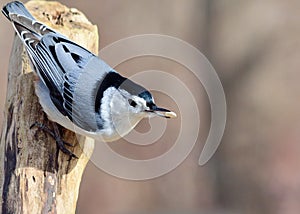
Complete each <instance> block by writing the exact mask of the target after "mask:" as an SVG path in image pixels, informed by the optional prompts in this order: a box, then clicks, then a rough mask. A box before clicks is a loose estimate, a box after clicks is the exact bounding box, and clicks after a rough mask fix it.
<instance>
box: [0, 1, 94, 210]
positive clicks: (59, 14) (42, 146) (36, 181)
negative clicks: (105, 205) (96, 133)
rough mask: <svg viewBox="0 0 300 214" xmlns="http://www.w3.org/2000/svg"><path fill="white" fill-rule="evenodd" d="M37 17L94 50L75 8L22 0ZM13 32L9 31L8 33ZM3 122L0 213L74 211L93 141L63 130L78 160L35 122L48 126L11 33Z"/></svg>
mask: <svg viewBox="0 0 300 214" xmlns="http://www.w3.org/2000/svg"><path fill="white" fill-rule="evenodd" d="M26 7H27V8H28V9H29V10H30V12H31V13H32V14H33V16H34V17H36V19H38V20H39V21H41V22H43V23H45V24H46V25H48V26H50V27H51V28H53V29H55V30H57V31H59V32H61V33H62V34H64V35H66V36H67V37H69V38H70V39H71V40H73V41H75V42H77V43H79V44H81V45H82V46H84V47H86V48H87V49H89V50H91V51H92V52H93V53H95V54H97V51H98V33H97V27H96V26H94V25H92V24H91V23H90V22H89V21H88V20H87V18H86V17H85V16H84V15H83V14H82V13H81V12H79V11H78V10H76V9H69V8H67V7H65V6H63V5H61V4H60V3H57V2H47V1H30V2H28V3H27V4H26ZM11 36H12V35H11ZM8 72H9V73H8V90H7V99H6V106H5V121H4V125H3V129H2V134H1V141H0V194H1V195H0V196H1V201H0V213H1V211H2V213H3V214H8V213H14V214H15V213H64V214H65V213H75V209H76V202H77V198H78V191H79V185H80V181H81V177H82V173H83V171H84V169H85V166H86V164H87V162H88V159H89V157H90V155H91V153H92V151H93V148H94V141H93V140H92V139H89V138H83V137H81V138H78V137H77V136H76V135H75V134H74V133H73V132H71V131H68V130H65V129H63V130H61V131H62V133H63V134H62V136H63V139H64V140H66V141H67V142H69V143H71V144H73V145H76V146H75V147H74V148H70V150H71V151H73V153H75V154H76V155H77V156H78V157H79V159H72V160H69V157H68V156H67V155H65V154H63V153H62V152H60V151H59V150H58V148H57V146H56V143H55V141H54V140H53V139H52V138H51V137H50V136H49V135H48V134H46V133H44V132H43V131H41V130H38V129H37V128H33V129H30V125H31V124H33V123H34V122H40V123H43V124H45V125H48V126H49V127H51V122H50V121H48V120H47V117H46V115H45V114H44V112H43V111H42V109H41V106H40V105H39V102H38V98H37V97H36V96H35V92H34V85H33V82H34V75H33V73H32V69H31V67H30V66H29V61H28V58H27V55H26V53H25V51H24V48H23V46H22V44H21V41H20V39H19V38H17V37H16V38H15V40H14V44H13V50H12V53H11V58H10V65H9V71H8Z"/></svg>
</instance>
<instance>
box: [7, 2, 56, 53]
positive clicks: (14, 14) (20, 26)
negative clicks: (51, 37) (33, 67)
mask: <svg viewBox="0 0 300 214" xmlns="http://www.w3.org/2000/svg"><path fill="white" fill-rule="evenodd" d="M2 13H3V14H4V15H5V16H6V17H7V18H8V19H9V20H10V21H11V22H12V24H13V26H14V28H15V31H16V32H17V34H18V36H19V37H20V38H21V40H22V41H23V43H24V44H25V45H26V46H30V47H31V48H32V49H35V45H36V44H37V43H38V42H39V41H40V40H41V38H42V36H43V35H45V34H48V33H55V32H54V31H53V30H52V29H51V28H49V27H47V26H45V25H44V24H42V23H40V22H38V21H36V20H35V18H34V17H33V16H32V15H31V14H30V12H29V11H28V10H27V9H26V8H25V6H24V5H23V3H21V2H19V1H13V2H10V3H8V4H6V5H5V6H4V7H3V8H2Z"/></svg>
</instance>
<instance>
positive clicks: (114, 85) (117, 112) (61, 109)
mask: <svg viewBox="0 0 300 214" xmlns="http://www.w3.org/2000/svg"><path fill="white" fill-rule="evenodd" d="M2 13H3V14H4V16H5V17H6V18H7V19H8V20H9V21H10V22H11V23H12V25H13V27H14V30H15V31H16V33H17V35H18V36H19V38H20V39H21V41H22V43H23V45H24V46H25V50H26V52H27V55H28V57H29V59H30V62H31V67H32V70H33V71H34V73H35V74H36V76H37V80H36V81H35V93H36V95H37V96H38V98H39V102H40V104H41V106H42V109H43V111H44V112H45V113H46V115H47V117H48V119H49V120H50V121H53V122H55V123H57V124H59V125H61V126H63V127H65V128H67V129H69V130H72V131H74V132H76V133H78V134H81V135H84V136H88V137H91V138H93V139H95V140H100V141H103V142H111V141H115V140H118V139H120V138H121V137H123V136H125V135H126V134H128V133H129V132H130V131H131V130H132V129H133V128H134V127H135V126H136V125H137V124H138V122H139V121H141V120H142V119H143V118H146V117H153V116H160V117H164V118H175V117H176V113H175V112H172V111H170V110H167V109H164V108H161V107H158V106H157V105H156V104H155V102H154V98H153V96H152V94H151V93H150V92H149V91H148V90H147V89H145V88H144V87H143V86H141V85H139V84H137V83H135V82H133V81H132V80H130V79H129V78H126V77H124V76H122V75H121V74H119V73H118V72H117V71H116V70H114V69H113V68H112V67H110V66H109V65H108V64H107V63H105V62H104V61H103V60H102V59H100V58H99V57H98V56H96V55H94V54H93V53H91V52H90V51H89V50H87V49H85V48H83V47H82V46H80V45H78V44H76V43H75V42H73V41H71V40H70V39H68V38H67V37H66V36H64V35H62V34H60V33H59V32H56V31H55V30H53V29H51V28H50V27H48V26H46V25H44V24H43V23H41V22H39V21H37V20H36V19H35V18H34V17H33V16H32V15H31V14H30V12H29V11H28V10H27V9H26V7H25V6H24V5H23V3H21V2H19V1H13V2H10V3H8V4H6V5H5V6H4V7H3V8H2ZM56 134H57V133H56ZM56 140H57V141H59V142H60V143H59V146H60V148H61V149H62V151H63V152H65V153H67V154H70V155H72V153H71V152H70V151H69V150H68V149H66V148H65V144H67V143H66V142H64V141H61V140H59V139H56ZM67 145H68V144H67Z"/></svg>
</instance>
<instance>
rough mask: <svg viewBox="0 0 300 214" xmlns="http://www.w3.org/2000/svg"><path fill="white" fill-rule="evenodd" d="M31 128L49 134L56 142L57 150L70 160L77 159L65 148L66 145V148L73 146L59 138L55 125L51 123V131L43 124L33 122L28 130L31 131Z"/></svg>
mask: <svg viewBox="0 0 300 214" xmlns="http://www.w3.org/2000/svg"><path fill="white" fill-rule="evenodd" d="M33 127H37V128H38V129H40V130H43V131H45V132H46V133H47V134H49V135H50V136H51V137H52V138H53V139H54V140H55V141H56V144H57V146H58V148H59V149H60V150H61V151H62V152H63V153H65V154H67V155H69V156H70V157H71V158H72V157H73V158H77V159H78V157H77V156H76V155H75V154H74V153H73V152H71V151H70V150H68V149H67V148H66V145H67V146H70V147H74V145H72V144H70V143H68V142H66V141H64V140H62V138H61V136H60V132H59V129H58V126H57V124H56V123H53V130H51V129H50V128H49V127H47V126H45V125H44V124H42V123H38V122H35V123H34V124H32V125H31V126H30V129H32V128H33Z"/></svg>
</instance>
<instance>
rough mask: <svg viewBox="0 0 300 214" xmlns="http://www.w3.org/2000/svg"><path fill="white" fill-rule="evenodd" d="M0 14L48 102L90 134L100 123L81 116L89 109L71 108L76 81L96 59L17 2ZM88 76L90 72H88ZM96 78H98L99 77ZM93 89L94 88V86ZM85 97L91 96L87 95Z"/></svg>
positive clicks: (9, 5)
mask: <svg viewBox="0 0 300 214" xmlns="http://www.w3.org/2000/svg"><path fill="white" fill-rule="evenodd" d="M2 12H3V13H4V15H5V16H6V17H7V18H8V19H9V20H10V21H11V22H12V23H13V26H14V28H15V30H16V32H17V34H18V35H19V37H20V38H21V40H22V41H23V43H24V44H25V46H26V51H27V52H28V55H29V58H30V60H31V62H32V65H33V67H34V69H35V71H36V72H37V73H38V75H39V77H40V78H41V80H42V81H43V83H44V84H45V86H46V87H47V88H48V89H49V93H50V98H51V100H52V102H53V104H54V105H55V107H56V108H57V109H58V110H59V111H60V113H61V114H63V115H64V116H66V117H67V118H69V119H70V120H71V121H73V122H74V123H75V124H76V125H77V126H78V127H80V128H82V129H84V130H87V131H92V130H95V129H97V128H99V126H101V124H99V123H101V121H97V123H98V124H96V125H95V124H94V123H95V121H96V120H97V119H95V118H96V116H95V115H92V116H91V117H88V115H83V114H84V113H85V112H93V113H94V112H95V111H94V109H93V107H92V106H91V107H88V106H79V107H80V109H79V107H78V105H77V108H74V105H73V104H74V99H75V98H74V95H76V86H77V84H78V83H79V82H80V80H79V77H80V76H81V75H82V73H83V72H87V71H86V67H89V66H87V64H88V63H89V62H90V61H91V60H92V59H94V60H95V59H96V58H97V57H96V56H95V55H93V54H92V53H91V52H89V51H88V50H86V49H85V48H83V47H81V46H79V45H77V44H75V43H74V42H72V41H70V40H69V39H67V38H66V37H65V36H63V35H61V34H59V33H57V32H55V31H54V30H52V29H50V28H48V27H47V26H45V25H43V24H42V23H39V22H38V21H36V20H35V19H34V18H33V17H32V15H31V14H30V13H29V12H28V11H27V9H26V8H25V7H24V5H23V4H22V3H20V2H12V3H9V4H8V5H6V6H5V7H4V8H3V10H2ZM97 63H98V64H100V69H101V67H102V69H104V70H105V71H104V70H103V71H104V72H109V71H110V70H112V69H111V68H110V67H109V66H108V65H106V64H105V63H104V62H103V61H102V60H100V59H98V58H97ZM89 72H91V73H93V72H94V71H93V69H90V70H89ZM100 72H101V71H100ZM98 76H99V75H98ZM98 78H101V75H100V76H99V77H98ZM95 81H98V83H99V81H100V80H99V79H97V78H95ZM91 84H93V83H91ZM81 85H82V84H81ZM95 87H97V86H96V84H95ZM95 90H96V88H95ZM92 91H93V90H92ZM93 93H94V92H93ZM95 93H96V92H95ZM86 96H95V95H94V94H87V95H86ZM77 97H78V96H77ZM77 99H80V98H77ZM91 99H92V98H91ZM80 102H82V101H80ZM85 108H86V109H85ZM90 108H92V109H90ZM79 111H82V112H79ZM86 117H88V118H91V119H90V120H91V121H88V120H87V118H86Z"/></svg>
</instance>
